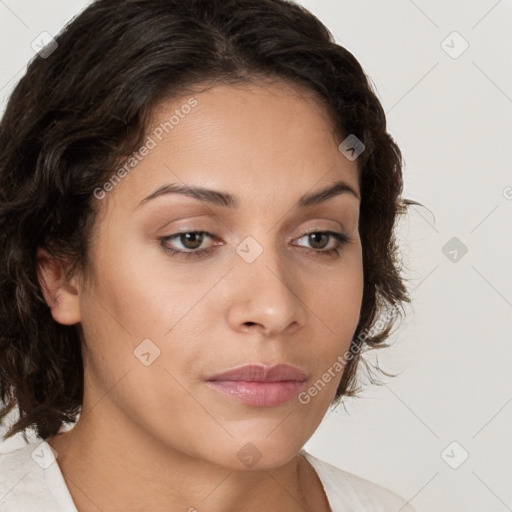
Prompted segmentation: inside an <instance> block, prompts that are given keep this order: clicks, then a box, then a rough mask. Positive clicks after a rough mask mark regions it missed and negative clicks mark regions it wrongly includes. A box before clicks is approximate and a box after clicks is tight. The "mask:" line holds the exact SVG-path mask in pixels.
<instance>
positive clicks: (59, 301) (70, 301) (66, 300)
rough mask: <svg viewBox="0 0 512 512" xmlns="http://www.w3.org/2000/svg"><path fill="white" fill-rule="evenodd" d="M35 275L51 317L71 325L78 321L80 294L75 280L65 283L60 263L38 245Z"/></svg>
mask: <svg viewBox="0 0 512 512" xmlns="http://www.w3.org/2000/svg"><path fill="white" fill-rule="evenodd" d="M36 260H37V277H38V279H39V284H40V286H41V291H42V292H43V295H44V298H45V300H46V303H47V304H48V306H49V307H50V309H51V313H52V317H53V318H54V320H55V321H56V322H58V323H59V324H64V325H73V324H76V323H78V322H80V294H79V288H78V286H75V281H74V280H71V282H69V283H66V274H65V269H64V267H63V266H62V263H61V262H59V261H58V260H56V259H55V258H54V257H53V256H51V255H50V254H49V253H48V251H46V250H45V249H43V248H41V247H38V248H37V253H36Z"/></svg>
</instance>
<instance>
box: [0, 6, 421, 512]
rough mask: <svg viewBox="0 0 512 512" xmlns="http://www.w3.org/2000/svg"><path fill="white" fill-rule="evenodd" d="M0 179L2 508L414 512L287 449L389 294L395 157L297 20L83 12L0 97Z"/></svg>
mask: <svg viewBox="0 0 512 512" xmlns="http://www.w3.org/2000/svg"><path fill="white" fill-rule="evenodd" d="M0 183H1V192H2V202H1V213H0V223H1V225H0V233H1V235H0V236H1V237H2V240H1V242H2V243H1V244H0V245H1V247H2V250H3V251H4V253H3V255H2V259H1V261H2V266H1V270H0V272H1V279H0V282H1V287H2V288H1V313H0V314H1V322H2V323H1V327H2V329H1V333H2V334H1V336H0V353H1V356H0V357H1V359H0V369H1V373H0V377H1V379H0V397H1V399H2V400H3V401H4V403H5V407H4V410H3V417H5V415H6V414H7V413H8V412H9V411H12V410H13V407H14V406H17V407H18V408H19V412H20V415H19V419H18V421H17V422H16V423H15V424H14V425H13V426H12V427H11V428H10V429H9V432H8V434H7V436H6V437H7V438H10V437H12V436H14V434H17V433H23V432H24V431H26V430H27V429H29V428H33V429H34V430H35V434H36V435H34V436H33V437H32V438H31V439H30V440H29V439H27V438H26V437H25V440H26V441H29V443H28V444H27V445H26V446H24V447H19V448H17V449H15V450H12V451H10V452H9V453H6V454H4V455H2V456H1V457H0V470H1V473H0V474H2V483H1V484H0V503H2V504H3V508H2V510H4V509H6V510H20V509H22V508H23V507H25V508H26V509H29V508H30V507H32V508H33V509H37V510H38V511H50V510H51V511H55V510H63V511H74V512H76V511H79V512H89V511H93V510H94V511H97V510H102V511H105V512H106V511H113V510H123V511H134V510H151V511H154V512H158V511H164V510H165V511H169V510H173V511H174V510H188V511H194V510H197V511H202V510H205V511H206V510H208V511H229V510H237V511H246V510H247V511H248V510H286V511H298V510H301V511H303V510H308V511H316V512H323V511H329V510H332V511H342V510H343V511H346V510H357V511H361V510H372V511H373V510H375V511H377V510H379V511H384V510H385V511H390V512H391V511H393V512H395V511H398V510H402V511H407V510H408V511H411V510H413V509H412V508H411V506H410V505H409V504H407V503H406V501H405V500H403V499H401V498H399V497H398V496H397V495H395V494H394V493H392V492H391V491H389V490H387V489H384V488H382V487H380V486H378V485H376V484H373V483H371V482H368V481H366V480H363V479H361V478H359V477H357V476H355V475H351V474H349V473H347V472H345V471H343V470H341V469H339V468H336V467H334V466H332V465H329V464H327V463H325V462H323V461H321V460H319V459H317V458H315V457H313V456H311V455H310V454H308V453H307V452H306V451H305V450H304V449H303V445H304V444H305V442H306V441H307V440H308V439H309V438H310V437H311V435H312V434H313V433H314V431H315V430H316V428H317V427H318V425H319V424H320V422H321V420H322V418H323V417H324V415H325V413H326V411H327V409H328V407H329V405H331V404H336V403H338V402H339V401H340V400H341V398H342V397H343V396H345V395H347V396H350V395H353V394H355V391H356V385H357V383H356V375H357V374H356V370H357V367H358V365H359V362H360V360H361V359H360V354H361V351H362V350H363V349H365V348H368V347H378V346H379V345H380V344H382V343H383V342H384V340H385V339H386V338H387V337H388V335H389V333H390V330H391V328H392V325H393V322H394V319H395V317H394V316H389V315H387V316H386V314H387V313H386V312H387V311H389V310H395V309H396V307H397V306H400V305H401V303H403V302H407V301H409V300H410V299H409V297H408V295H407V291H406V289H405V287H404V285H403V282H402V280H401V278H400V273H399V269H398V268H397V264H396V254H395V251H396V247H395V240H394V236H393V226H394V223H395V221H396V219H397V217H398V215H399V214H401V213H403V212H404V211H405V207H406V205H407V204H410V202H408V201H404V200H402V199H401V198H400V193H401V190H402V173H401V155H400V151H399V149H398V147H397V145H396V144H395V143H394V141H393V140H392V138H391V137H390V136H389V134H387V132H386V121H385V116H384V112H383V109H382V107H381V105H380V103H379V101H378V99H377V98H376V96H375V95H374V93H373V92H372V90H371V87H370V85H369V82H368V79H367V78H366V76H365V74H364V72H363V70H362V69H361V67H360V65H359V63H358V62H357V61H356V59H355V58H354V57H353V56H352V55H351V54H350V53H349V52H348V51H347V50H345V49H344V48H342V47H341V46H339V45H337V44H335V42H334V41H333V38H332V36H331V35H330V33H329V32H328V31H327V29H326V28H325V27H324V26H323V25H322V24H321V23H320V22H319V21H318V20H317V19H316V18H315V17H314V16H312V15H311V14H310V13H309V12H307V11H306V10H304V9H303V8H301V7H299V6H298V5H295V4H293V3H291V2H288V1H286V0H233V1H225V0H189V1H188V2H182V1H178V0H125V1H121V0H99V1H97V2H94V3H93V4H92V5H91V6H90V7H89V8H87V9H86V10H85V11H84V12H83V13H82V14H81V15H80V16H78V17H77V18H76V19H74V20H73V21H72V23H71V24H70V25H69V26H68V27H67V28H66V29H65V30H64V31H63V32H62V33H61V34H60V35H59V36H58V37H57V38H56V44H52V45H51V47H47V48H46V49H45V50H44V51H41V52H40V55H39V56H38V57H36V58H35V59H34V61H33V62H32V63H31V64H30V66H29V68H28V71H27V74H26V75H25V77H23V79H22V80H21V81H20V83H19V84H18V86H17V87H16V89H15V91H14V93H13V95H12V97H11V98H10V101H9V103H8V106H7V109H6V112H5V115H4V117H3V120H2V123H1V131H0ZM383 318H385V319H386V321H383ZM0 418H1V417H0ZM74 422H76V424H74ZM70 427H71V428H70ZM6 507H7V508H6Z"/></svg>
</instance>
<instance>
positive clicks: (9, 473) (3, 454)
mask: <svg viewBox="0 0 512 512" xmlns="http://www.w3.org/2000/svg"><path fill="white" fill-rule="evenodd" d="M0 439H1V438H0ZM300 453H301V454H302V455H304V456H305V457H306V459H307V460H308V461H309V462H310V464H311V465H312V466H313V468H314V469H315V471H316V472H317V474H318V477H319V478H320V481H321V482H322V485H323V487H324V490H325V494H326V496H327V499H328V501H329V504H330V507H331V509H332V512H415V510H414V509H413V508H412V507H411V505H409V504H408V503H407V502H406V501H405V500H403V499H402V498H400V497H399V496H397V495H396V494H395V493H393V492H391V491H390V490H388V489H386V488H384V487H381V486H380V485H377V484H375V483H373V482H370V481H368V480H365V479H363V478H361V477H358V476H356V475H353V474H351V473H348V472H346V471H344V470H342V469H340V468H338V467H336V466H333V465H331V464H328V463H327V462H324V461H322V460H320V459H318V458H316V457H314V456H312V455H311V454H309V453H307V452H306V451H305V450H304V449H302V450H301V451H300ZM0 511H1V512H78V511H77V509H76V507H75V505H74V503H73V499H72V497H71V494H70V493H69V490H68V488H67V485H66V482H65V480H64V477H63V476H62V473H61V471H60V467H59V465H58V463H57V460H56V459H55V456H54V454H53V450H52V448H51V446H50V445H49V444H48V443H47V442H46V441H44V440H42V439H41V438H37V437H35V436H34V437H32V438H31V439H29V442H28V443H27V442H25V441H24V440H22V438H21V437H20V435H17V436H13V437H12V438H11V439H9V440H7V441H5V442H4V443H1V444H0Z"/></svg>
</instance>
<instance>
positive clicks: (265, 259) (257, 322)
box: [228, 249, 307, 337]
mask: <svg viewBox="0 0 512 512" xmlns="http://www.w3.org/2000/svg"><path fill="white" fill-rule="evenodd" d="M237 258H238V256H237ZM231 274H232V275H231V279H232V281H231V285H230V289H231V293H232V294H231V295H230V298H229V302H228V322H229V325H230V326H231V328H232V329H233V330H235V331H237V332H243V333H247V332H258V333H261V334H263V335H265V336H268V337H270V336H274V335H283V334H292V333H293V332H295V331H297V330H298V329H300V328H301V327H303V326H304V322H305V319H306V314H307V306H306V304H305V302H304V297H303V295H304V293H303V292H304V290H302V289H301V282H300V279H298V277H297V274H296V273H294V272H293V268H291V267H290V266H289V265H285V262H283V261H282V257H281V259H280V257H279V255H278V254H277V252H276V251H271V250H270V249H265V250H264V251H263V253H262V254H261V255H260V256H259V257H258V258H257V259H256V260H255V261H253V262H252V263H248V262H246V261H244V260H243V258H238V261H237V262H236V270H235V272H232V273H231ZM233 274H234V275H233ZM233 283H234V284H233Z"/></svg>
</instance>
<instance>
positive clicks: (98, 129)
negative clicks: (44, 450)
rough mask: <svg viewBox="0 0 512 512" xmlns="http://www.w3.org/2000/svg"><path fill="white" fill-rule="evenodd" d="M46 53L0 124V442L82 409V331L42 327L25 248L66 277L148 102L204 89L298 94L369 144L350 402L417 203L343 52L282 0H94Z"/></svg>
mask: <svg viewBox="0 0 512 512" xmlns="http://www.w3.org/2000/svg"><path fill="white" fill-rule="evenodd" d="M56 42H57V45H58V46H57V47H56V48H55V49H54V51H52V52H50V51H48V52H47V54H46V55H45V54H44V53H40V55H36V56H35V57H34V58H33V59H32V61H31V62H30V63H29V66H28V67H27V72H26V74H25V76H24V77H23V78H22V79H21V80H20V81H19V83H18V84H17V86H16V88H15V89H14V91H13V93H12V95H11V97H10V99H9V102H8V104H7V107H6V110H5V113H4V116H3V118H2V120H1V123H0V248H1V249H0V250H1V251H2V254H1V258H0V400H2V401H3V402H4V403H3V405H2V409H0V422H1V421H2V420H3V419H5V417H6V415H7V413H9V412H10V411H11V410H13V409H14V407H15V406H17V407H18V410H19V418H18V420H17V422H15V423H14V424H13V425H12V426H11V427H10V429H9V430H8V432H7V433H6V435H5V438H6V439H7V438H8V437H11V436H12V435H14V434H16V433H18V432H24V431H25V430H26V429H27V428H34V429H35V430H36V432H37V435H38V436H40V437H42V438H43V439H46V438H48V437H50V436H53V435H55V434H56V433H57V432H58V431H59V429H60V427H61V426H62V423H63V422H73V421H76V419H75V418H76V415H77V414H78V413H79V412H80V409H81V404H82V399H83V379H84V372H83V361H82V352H81V351H82V333H81V325H80V324H77V325H72V326H69V325H61V324H59V323H57V322H56V321H55V320H54V319H53V318H52V316H51V313H50V310H49V308H48V306H47V305H46V302H45V300H44V296H43V294H42V291H41V288H40V286H39V280H38V270H37V262H36V250H37V248H38V247H43V248H45V249H46V250H47V251H48V252H49V253H50V254H51V255H52V256H53V257H54V258H56V259H57V260H59V261H61V262H70V263H71V266H70V269H69V272H68V274H67V277H68V278H71V277H72V276H73V274H74V272H75V271H76V270H77V269H80V270H84V269H85V270H86V269H87V268H88V266H89V263H90V262H89V259H88V257H89V255H90V234H91V229H92V227H93V225H94V223H95V219H96V218H97V203H98V201H96V200H95V198H94V197H93V191H94V190H95V189H96V188H97V187H98V186H101V185H102V184H103V183H105V181H106V179H107V178H108V177H109V176H110V175H111V174H112V170H113V169H115V166H116V165H117V163H118V162H119V161H122V159H123V157H126V155H129V154H131V153H133V151H134V150H135V149H136V148H138V147H139V146H140V145H141V143H142V141H143V138H144V136H145V132H146V130H147V129H148V123H149V120H150V118H151V113H152V111H153V109H154V108H155V106H157V104H158V103H159V102H161V101H164V100H166V99H169V98H172V97H174V96H176V95H178V94H179V93H180V92H182V91H183V90H184V89H185V88H186V87H189V86H191V85H194V84H199V83H207V82H208V81H212V82H213V81H217V82H218V81H220V82H225V83H236V82H248V81H251V80H253V79H255V78H265V77H266V78H276V79H285V80H288V81H292V82H294V83H295V84H302V85H303V86H305V87H306V88H308V89H309V90H310V91H315V92H316V93H317V94H318V95H319V97H320V98H322V101H323V102H324V104H325V107H326V109H327V111H328V112H329V113H330V115H331V116H332V118H333V120H334V122H335V126H336V127H337V129H339V131H340V133H342V134H344V135H345V136H347V135H349V134H353V135H355V136H356V137H358V138H359V139H360V140H361V141H362V142H363V143H364V145H365V148H366V149H365V151H364V152H363V153H362V154H361V155H360V156H359V157H358V159H357V164H358V169H359V172H360V183H361V202H360V222H359V230H360V237H361V243H362V250H363V253H362V257H363V270H364V286H363V301H362V307H361V312H360V318H359V323H358V325H357V328H356V332H355V336H354V339H353V340H352V346H351V348H350V350H351V352H352V354H353V357H351V358H350V360H348V361H347V364H346V366H345V369H344V372H343V375H342V378H341V381H340V384H339V387H338V389H337V391H336V395H335V397H334V399H333V402H339V401H340V399H341V397H343V396H345V395H346V396H354V395H355V393H356V392H357V391H358V390H357V372H356V370H357V367H358V363H359V362H360V360H361V357H360V355H361V348H362V347H363V346H364V347H367V348H370V347H379V346H387V345H385V344H384V343H383V342H384V341H385V340H386V339H387V338H388V337H389V335H390V333H391V329H392V327H393V325H394V321H395V319H396V317H395V316H389V315H388V316H387V317H386V321H385V322H384V323H382V315H383V313H384V312H385V311H398V308H397V306H400V305H402V303H405V302H411V299H410V297H409V296H408V294H407V289H406V287H405V286H404V282H403V280H402V277H401V268H400V266H399V263H398V259H397V250H398V247H397V244H396V239H395V236H394V225H395V222H396V220H397V218H398V216H399V215H401V214H403V213H405V211H406V207H407V206H408V205H409V204H419V203H416V202H414V201H408V200H403V199H402V198H401V192H402V188H403V181H402V163H403V162H402V155H401V153H400V150H399V148H398V146H397V144H396V143H395V142H394V140H393V139H392V137H391V136H390V135H389V134H388V133H387V131H386V118H385V113H384V110H383V108H382V106H381V104H380V102H379V100H378V98H377V96H376V94H375V93H374V92H373V89H372V87H371V85H370V81H369V79H368V77H367V76H366V75H365V73H364V72H363V69H362V68H361V66H360V64H359V63H358V61H357V60H356V59H355V57H354V56H353V55H352V54H351V53H350V52H349V51H347V50H346V49H345V48H343V47H342V46H340V45H338V44H336V43H335V40H334V38H333V36H332V34H331V33H330V32H329V31H328V29H327V28H326V27H325V26H324V25H323V24H322V23H321V22H320V21H319V20H318V19H317V18H316V17H315V16H314V15H313V14H311V13H310V12H308V11H307V10H306V9H304V8H303V7H301V6H299V5H297V4H295V3H293V2H292V1H290V0H187V1H186V2H183V1H182V0H97V1H96V2H94V3H92V4H91V5H90V6H89V7H88V8H86V9H85V10H84V11H83V12H82V13H81V14H80V15H78V16H77V17H75V18H74V19H73V20H72V21H71V22H70V23H69V24H68V25H67V26H66V27H65V28H64V29H63V30H62V32H61V33H60V34H59V35H58V36H57V37H56ZM389 306H391V309H390V308H389ZM377 322H380V326H381V327H382V328H380V329H377V330H376V331H375V332H373V333H372V334H371V335H370V334H369V333H370V332H371V330H372V328H374V327H375V326H376V325H377ZM374 330H375V329H374ZM362 334H363V335H362Z"/></svg>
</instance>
